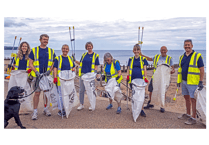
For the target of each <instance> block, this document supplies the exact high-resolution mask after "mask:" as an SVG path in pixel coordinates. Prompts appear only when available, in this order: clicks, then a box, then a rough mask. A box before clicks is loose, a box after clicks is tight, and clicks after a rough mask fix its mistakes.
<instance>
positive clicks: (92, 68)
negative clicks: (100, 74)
mask: <svg viewBox="0 0 209 145" xmlns="http://www.w3.org/2000/svg"><path fill="white" fill-rule="evenodd" d="M86 54H87V52H86V53H84V54H83V55H82V59H81V62H80V66H79V72H78V76H79V77H80V76H81V75H82V74H81V69H82V66H83V59H84V57H85V56H86ZM95 56H96V57H95ZM97 57H99V54H96V53H94V54H93V57H92V64H91V72H94V71H95V61H96V58H97Z"/></svg>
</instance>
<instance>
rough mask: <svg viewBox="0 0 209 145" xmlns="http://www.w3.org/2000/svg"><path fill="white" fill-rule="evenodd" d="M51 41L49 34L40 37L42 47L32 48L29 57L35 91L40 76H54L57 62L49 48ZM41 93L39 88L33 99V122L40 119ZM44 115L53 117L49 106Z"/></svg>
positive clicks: (45, 108)
mask: <svg viewBox="0 0 209 145" xmlns="http://www.w3.org/2000/svg"><path fill="white" fill-rule="evenodd" d="M48 40H49V36H48V35H47V34H42V35H41V36H40V42H41V45H40V46H37V47H34V48H32V51H31V53H30V55H29V66H30V68H31V69H32V71H31V75H32V76H33V82H32V83H33V89H35V82H36V78H37V77H39V76H40V74H42V73H45V75H47V76H48V75H50V74H52V72H51V71H52V69H53V65H54V60H55V57H56V55H55V53H54V50H53V49H51V48H49V47H47V44H48ZM40 93H41V89H40V88H39V86H38V88H37V90H36V91H35V95H34V97H33V107H34V112H33V115H32V120H37V119H38V111H37V108H38V103H39V96H40ZM44 99H45V104H47V98H44ZM44 114H45V115H46V116H51V113H50V112H49V110H48V108H47V106H44Z"/></svg>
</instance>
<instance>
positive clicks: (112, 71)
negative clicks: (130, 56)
mask: <svg viewBox="0 0 209 145" xmlns="http://www.w3.org/2000/svg"><path fill="white" fill-rule="evenodd" d="M116 62H118V63H119V61H118V60H115V62H112V63H111V67H110V75H111V78H117V77H118V71H117V69H116V68H115V65H114V64H113V63H115V64H116ZM106 66H107V63H105V64H104V74H105V82H107V74H106V71H105V69H106ZM122 80H123V76H122V75H121V76H120V78H119V79H118V80H117V82H118V84H120V83H121V81H122Z"/></svg>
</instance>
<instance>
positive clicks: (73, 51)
mask: <svg viewBox="0 0 209 145" xmlns="http://www.w3.org/2000/svg"><path fill="white" fill-rule="evenodd" d="M69 33H70V43H71V50H72V57H73V61H74V60H75V28H74V26H73V39H71V28H70V27H69ZM72 41H73V42H74V45H73V43H72ZM73 46H74V47H73Z"/></svg>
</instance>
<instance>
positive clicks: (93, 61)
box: [75, 42, 99, 111]
mask: <svg viewBox="0 0 209 145" xmlns="http://www.w3.org/2000/svg"><path fill="white" fill-rule="evenodd" d="M85 49H86V50H87V52H85V53H83V54H82V56H81V59H80V62H79V61H76V60H75V62H76V63H77V64H79V65H80V66H79V72H78V75H79V77H80V79H79V86H80V88H79V100H80V106H79V107H78V108H77V110H82V109H83V108H84V105H83V104H84V92H85V86H84V83H83V80H82V79H81V76H82V75H83V74H85V73H89V72H95V73H97V66H98V65H99V54H97V53H95V52H93V44H92V42H87V43H86V45H85ZM89 111H92V107H91V106H90V107H89Z"/></svg>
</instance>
